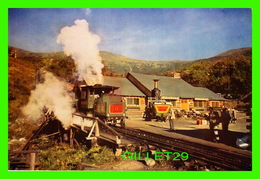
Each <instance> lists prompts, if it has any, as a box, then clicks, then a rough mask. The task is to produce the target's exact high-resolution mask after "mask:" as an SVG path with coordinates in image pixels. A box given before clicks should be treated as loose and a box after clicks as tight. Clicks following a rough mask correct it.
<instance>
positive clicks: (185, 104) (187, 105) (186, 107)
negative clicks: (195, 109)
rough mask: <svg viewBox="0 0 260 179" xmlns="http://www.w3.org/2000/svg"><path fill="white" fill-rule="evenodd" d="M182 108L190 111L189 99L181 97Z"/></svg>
mask: <svg viewBox="0 0 260 179" xmlns="http://www.w3.org/2000/svg"><path fill="white" fill-rule="evenodd" d="M181 109H183V110H185V111H189V102H188V100H187V99H181Z"/></svg>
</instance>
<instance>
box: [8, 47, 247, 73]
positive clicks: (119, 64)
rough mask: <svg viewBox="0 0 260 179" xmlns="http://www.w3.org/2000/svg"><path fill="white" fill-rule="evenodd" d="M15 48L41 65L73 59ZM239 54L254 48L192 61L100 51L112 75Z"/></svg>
mask: <svg viewBox="0 0 260 179" xmlns="http://www.w3.org/2000/svg"><path fill="white" fill-rule="evenodd" d="M9 48H12V49H13V50H15V52H16V55H17V58H19V59H25V60H27V61H30V62H32V63H34V64H37V65H39V66H46V64H51V63H52V61H57V60H62V59H65V60H69V61H70V60H72V59H71V58H70V57H67V56H66V55H65V54H64V53H63V52H50V53H35V52H29V51H25V50H22V49H18V48H14V47H9ZM237 55H241V56H247V57H248V56H250V57H251V56H252V48H251V47H246V48H240V49H232V50H229V51H226V52H224V53H221V54H218V55H216V56H213V57H210V58H206V59H199V60H191V61H180V60H179V61H178V60H175V61H146V60H137V59H132V58H128V57H124V56H122V55H118V54H114V53H110V52H106V51H100V56H101V58H102V62H103V64H104V65H105V68H104V70H103V72H104V74H105V75H110V76H112V75H113V76H123V75H125V73H126V72H129V71H132V72H135V73H143V74H153V75H165V74H167V72H168V73H169V72H172V71H176V70H180V69H183V68H185V67H188V66H191V65H192V64H194V63H197V62H201V61H209V62H214V61H217V60H221V59H223V58H226V57H231V58H233V57H235V56H237Z"/></svg>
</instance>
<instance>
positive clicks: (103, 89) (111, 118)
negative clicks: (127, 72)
mask: <svg viewBox="0 0 260 179" xmlns="http://www.w3.org/2000/svg"><path fill="white" fill-rule="evenodd" d="M118 88H119V87H116V86H108V85H100V84H96V85H94V86H87V85H86V84H80V83H79V84H78V85H77V89H76V96H77V100H78V101H77V110H78V111H79V112H83V113H85V114H87V113H88V114H91V115H92V116H95V117H98V118H100V119H102V120H103V121H104V122H105V123H108V124H113V125H116V124H118V123H119V124H120V125H121V126H122V127H124V126H125V103H124V102H123V101H122V98H121V96H119V95H115V94H114V91H115V90H116V89H118Z"/></svg>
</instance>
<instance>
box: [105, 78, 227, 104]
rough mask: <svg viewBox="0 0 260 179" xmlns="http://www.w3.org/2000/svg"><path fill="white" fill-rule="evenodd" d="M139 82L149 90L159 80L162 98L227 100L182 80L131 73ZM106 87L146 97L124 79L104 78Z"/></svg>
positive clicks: (117, 91)
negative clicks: (116, 87)
mask: <svg viewBox="0 0 260 179" xmlns="http://www.w3.org/2000/svg"><path fill="white" fill-rule="evenodd" d="M131 75H133V76H134V77H135V78H136V79H137V80H138V81H140V82H141V83H142V84H143V85H144V86H146V87H147V88H148V89H149V90H152V89H153V88H154V81H153V80H154V79H158V80H159V83H158V88H159V89H160V90H161V95H162V97H166V98H179V97H181V98H208V99H210V100H225V99H224V98H222V97H221V96H219V95H218V94H216V93H214V92H212V91H211V90H209V89H207V88H202V87H194V86H192V85H190V84H189V83H187V82H186V81H184V80H183V79H181V78H173V77H166V76H156V75H144V74H139V73H131ZM104 82H105V83H104V84H105V85H113V86H118V87H120V88H119V89H118V90H116V91H115V93H116V94H119V95H128V96H144V94H143V93H141V92H140V91H139V90H138V89H137V88H136V87H135V86H134V85H133V84H132V83H131V82H130V81H129V80H128V79H126V78H123V77H108V76H105V77H104Z"/></svg>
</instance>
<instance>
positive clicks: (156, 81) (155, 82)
mask: <svg viewBox="0 0 260 179" xmlns="http://www.w3.org/2000/svg"><path fill="white" fill-rule="evenodd" d="M153 81H154V88H158V81H159V80H158V79H154V80H153Z"/></svg>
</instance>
